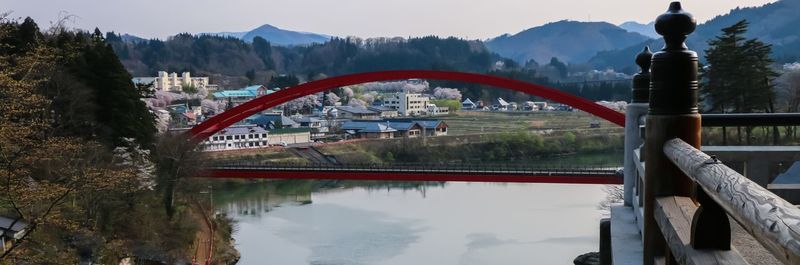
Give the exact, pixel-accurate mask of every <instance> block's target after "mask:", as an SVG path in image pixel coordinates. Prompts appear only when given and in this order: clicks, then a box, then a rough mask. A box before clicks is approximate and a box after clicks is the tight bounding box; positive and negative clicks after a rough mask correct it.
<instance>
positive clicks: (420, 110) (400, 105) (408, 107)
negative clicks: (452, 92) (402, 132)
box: [383, 92, 430, 116]
mask: <svg viewBox="0 0 800 265" xmlns="http://www.w3.org/2000/svg"><path fill="white" fill-rule="evenodd" d="M429 102H430V98H429V97H428V96H424V95H422V94H417V93H406V92H399V93H393V94H388V95H384V97H383V106H385V107H389V108H393V109H396V110H397V112H398V114H400V115H402V116H420V115H425V114H426V111H427V106H428V103H429Z"/></svg>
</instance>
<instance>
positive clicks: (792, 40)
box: [589, 0, 800, 72]
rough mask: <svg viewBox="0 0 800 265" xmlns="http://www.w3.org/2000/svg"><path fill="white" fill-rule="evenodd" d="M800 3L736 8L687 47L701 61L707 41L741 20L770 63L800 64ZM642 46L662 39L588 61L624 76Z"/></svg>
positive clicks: (786, 0) (787, 0)
mask: <svg viewBox="0 0 800 265" xmlns="http://www.w3.org/2000/svg"><path fill="white" fill-rule="evenodd" d="M798 11H800V0H780V1H777V2H774V3H770V4H766V5H763V6H760V7H748V8H736V9H733V10H731V11H730V12H729V13H728V14H725V15H720V16H717V17H715V18H713V19H711V20H709V21H707V22H705V23H703V24H700V25H698V26H697V29H696V30H695V32H694V33H692V34H691V35H689V38H687V40H686V45H687V46H689V48H690V49H692V50H694V51H696V52H697V53H698V54H699V55H700V57H701V60H704V58H703V56H704V55H705V49H707V48H708V40H711V39H713V38H715V37H716V36H718V35H720V34H721V33H722V31H720V30H721V29H722V28H725V27H729V26H731V25H733V24H735V23H736V22H739V21H741V20H747V21H748V22H749V23H750V26H749V27H748V31H747V33H746V35H745V36H746V37H748V38H753V37H758V39H759V40H761V41H764V42H766V43H769V44H772V45H773V47H772V50H773V55H772V57H773V59H775V60H777V61H778V62H793V61H796V60H800V16H798V15H797V14H798ZM644 45H650V48H652V49H653V50H660V49H661V48H662V47H663V46H664V41H663V39H660V38H659V39H657V40H650V41H645V42H641V43H637V44H634V45H632V46H630V47H623V48H619V49H617V50H614V51H606V52H600V53H598V54H597V55H596V56H594V57H592V58H591V59H590V60H589V63H590V64H592V65H593V66H595V67H596V68H609V67H610V68H614V69H617V70H622V71H625V72H631V71H634V70H635V67H634V66H633V58H634V57H635V56H636V54H637V53H638V52H639V51H641V49H642V47H643V46H644Z"/></svg>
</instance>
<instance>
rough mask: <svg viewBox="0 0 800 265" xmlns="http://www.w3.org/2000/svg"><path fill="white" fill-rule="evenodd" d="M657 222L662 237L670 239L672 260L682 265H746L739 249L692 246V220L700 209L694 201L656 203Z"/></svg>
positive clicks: (676, 199) (677, 198) (669, 198)
mask: <svg viewBox="0 0 800 265" xmlns="http://www.w3.org/2000/svg"><path fill="white" fill-rule="evenodd" d="M655 206H656V209H655V218H656V222H657V223H658V226H659V228H661V233H662V234H663V235H664V238H666V241H667V246H668V247H669V248H670V250H671V253H672V258H674V259H675V261H676V262H677V263H678V264H687V265H715V264H718V265H746V264H747V261H745V260H744V258H742V255H741V254H739V252H737V251H736V250H735V249H731V250H700V249H695V248H693V247H692V246H691V244H690V241H691V240H690V238H691V232H690V231H691V227H692V219H693V217H694V216H695V212H696V211H697V206H696V205H695V204H694V202H693V201H692V199H691V198H689V197H681V196H665V197H659V198H657V199H656V203H655Z"/></svg>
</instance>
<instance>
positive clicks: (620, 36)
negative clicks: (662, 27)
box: [486, 20, 649, 63]
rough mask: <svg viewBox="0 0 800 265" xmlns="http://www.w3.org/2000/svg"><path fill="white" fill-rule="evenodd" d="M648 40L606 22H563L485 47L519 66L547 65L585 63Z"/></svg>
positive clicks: (509, 37) (491, 40) (489, 42)
mask: <svg viewBox="0 0 800 265" xmlns="http://www.w3.org/2000/svg"><path fill="white" fill-rule="evenodd" d="M648 39H649V38H648V37H646V36H644V35H642V34H639V33H634V32H629V31H627V30H624V29H622V28H620V27H617V26H615V25H613V24H610V23H606V22H578V21H569V20H562V21H558V22H553V23H548V24H545V25H542V26H538V27H533V28H530V29H527V30H524V31H522V32H519V33H517V34H514V35H509V34H505V35H501V36H499V37H496V38H494V39H490V40H488V41H487V42H486V47H487V48H489V49H490V50H491V51H493V52H496V53H497V54H500V55H501V56H503V57H507V58H511V59H513V60H515V61H518V62H520V63H524V62H526V61H528V60H530V59H533V60H535V61H536V62H539V63H542V62H548V61H550V58H552V57H557V58H558V59H559V60H562V61H566V62H571V63H583V62H586V61H587V60H588V59H589V58H591V57H592V56H594V55H595V54H597V52H600V51H606V50H614V49H619V47H628V46H631V45H633V44H636V43H641V42H643V41H645V40H648Z"/></svg>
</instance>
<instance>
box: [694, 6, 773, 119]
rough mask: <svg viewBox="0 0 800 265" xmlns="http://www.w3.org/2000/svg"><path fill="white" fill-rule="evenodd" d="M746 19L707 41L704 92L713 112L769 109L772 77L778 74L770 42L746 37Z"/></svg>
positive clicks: (764, 110) (765, 110) (703, 71)
mask: <svg viewBox="0 0 800 265" xmlns="http://www.w3.org/2000/svg"><path fill="white" fill-rule="evenodd" d="M747 25H748V23H747V21H746V20H742V21H739V22H737V23H736V24H734V25H732V26H730V27H727V28H724V29H722V32H723V34H722V35H721V36H718V37H716V38H715V39H713V40H710V41H709V42H708V44H709V46H710V47H709V48H708V49H707V50H706V61H707V62H708V64H707V66H706V67H704V68H703V70H702V72H701V74H702V77H703V86H702V94H703V96H704V98H705V99H706V100H707V102H709V103H710V105H709V106H708V109H709V110H710V111H714V112H769V111H772V110H771V109H770V108H769V102H770V101H771V100H772V98H773V94H774V93H773V85H772V82H770V80H772V79H774V78H775V77H777V76H778V74H777V73H776V72H775V71H774V70H773V69H772V68H771V67H770V65H771V64H772V63H773V61H772V60H771V59H770V58H769V55H770V53H771V51H772V48H771V45H768V44H765V43H763V42H761V41H759V40H758V39H745V38H744V33H745V32H746V31H747Z"/></svg>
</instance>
